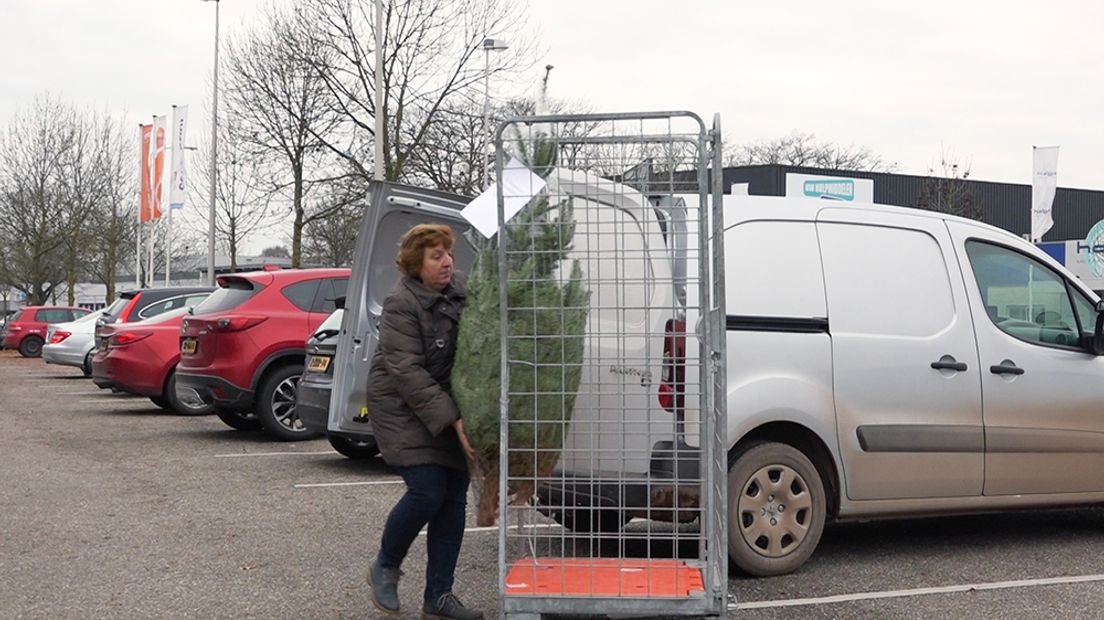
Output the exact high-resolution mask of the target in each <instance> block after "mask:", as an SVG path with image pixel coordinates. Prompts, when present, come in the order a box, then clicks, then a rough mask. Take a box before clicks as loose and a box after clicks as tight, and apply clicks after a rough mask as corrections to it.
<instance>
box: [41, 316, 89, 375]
mask: <svg viewBox="0 0 1104 620" xmlns="http://www.w3.org/2000/svg"><path fill="white" fill-rule="evenodd" d="M101 315H103V310H97V311H95V312H92V313H90V314H86V315H84V316H82V317H81V318H79V319H77V320H75V321H69V322H68V323H55V324H53V325H50V326H49V327H48V328H47V330H46V343H45V344H44V345H42V359H44V360H46V363H47V364H60V365H62V366H75V367H77V368H80V369H81V370H82V371H84V376H86V377H91V376H92V354H93V353H94V349H95V346H96V319H98V318H100V316H101Z"/></svg>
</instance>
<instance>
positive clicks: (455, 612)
mask: <svg viewBox="0 0 1104 620" xmlns="http://www.w3.org/2000/svg"><path fill="white" fill-rule="evenodd" d="M422 619H423V620H483V612H481V611H479V610H478V609H468V608H467V607H464V604H463V603H461V602H460V599H458V598H456V595H455V594H453V593H452V592H446V593H444V594H442V595H441V598H439V599H437V602H436V603H426V604H425V605H424V606H423V607H422Z"/></svg>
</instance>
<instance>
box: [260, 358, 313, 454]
mask: <svg viewBox="0 0 1104 620" xmlns="http://www.w3.org/2000/svg"><path fill="white" fill-rule="evenodd" d="M301 376H303V366H302V365H301V364H292V365H290V366H280V367H279V368H277V369H275V370H273V371H271V372H270V373H269V374H268V376H267V377H265V379H264V381H262V382H261V389H260V391H259V392H258V393H257V404H256V405H255V409H254V412H256V414H257V419H259V420H260V421H261V427H262V428H264V430H265V431H266V432H268V434H269V435H271V436H272V437H274V438H276V439H279V440H280V441H300V440H303V439H313V438H315V437H317V436H318V435H319V432H318V431H315V430H311V429H309V428H307V427H306V426H304V425H303V421H302V420H300V419H299V414H297V413H296V412H295V392H296V390H298V388H299V378H300V377H301Z"/></svg>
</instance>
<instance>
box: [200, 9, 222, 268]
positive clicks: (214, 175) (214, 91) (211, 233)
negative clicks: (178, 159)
mask: <svg viewBox="0 0 1104 620" xmlns="http://www.w3.org/2000/svg"><path fill="white" fill-rule="evenodd" d="M203 1H204V2H214V3H215V69H214V74H213V77H212V78H211V175H210V176H211V195H210V198H211V200H210V205H209V208H208V213H207V217H208V222H207V286H214V285H215V186H216V185H217V183H218V167H217V163H218V54H219V0H203Z"/></svg>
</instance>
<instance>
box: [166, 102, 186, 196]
mask: <svg viewBox="0 0 1104 620" xmlns="http://www.w3.org/2000/svg"><path fill="white" fill-rule="evenodd" d="M187 133H188V106H186V105H178V106H173V121H172V140H173V142H172V177H171V179H172V180H171V181H170V183H171V185H170V186H169V208H170V209H183V208H184V195H185V193H186V192H185V189H187V186H186V185H185V175H184V138H185V136H186V135H187Z"/></svg>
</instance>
